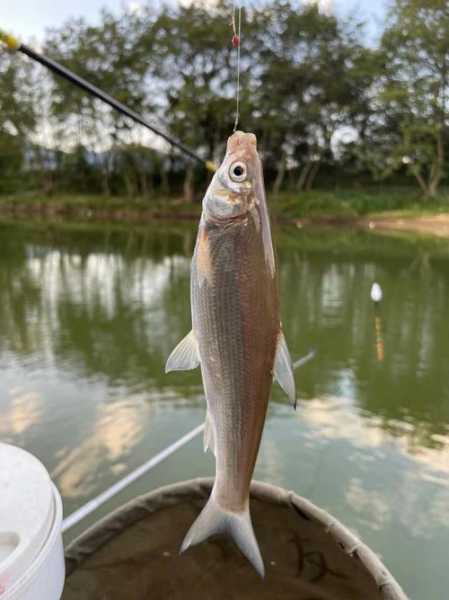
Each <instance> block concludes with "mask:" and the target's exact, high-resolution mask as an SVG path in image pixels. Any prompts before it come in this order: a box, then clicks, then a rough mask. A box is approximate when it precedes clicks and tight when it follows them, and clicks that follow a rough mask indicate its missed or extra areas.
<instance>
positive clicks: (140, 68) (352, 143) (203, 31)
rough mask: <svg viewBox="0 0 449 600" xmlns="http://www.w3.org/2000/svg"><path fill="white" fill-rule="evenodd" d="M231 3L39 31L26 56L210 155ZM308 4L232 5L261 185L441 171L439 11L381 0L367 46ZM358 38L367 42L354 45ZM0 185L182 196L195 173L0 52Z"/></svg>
mask: <svg viewBox="0 0 449 600" xmlns="http://www.w3.org/2000/svg"><path fill="white" fill-rule="evenodd" d="M231 14H232V3H231V2H229V1H227V0H220V1H219V2H218V3H217V4H215V5H214V6H213V7H212V8H211V7H210V6H209V7H206V6H205V5H204V4H195V3H194V4H190V5H187V6H186V5H176V6H173V5H170V6H162V7H159V8H158V9H155V8H152V7H151V5H150V4H148V5H147V6H146V7H143V8H142V9H140V10H137V11H136V10H135V11H130V10H123V11H122V12H121V14H116V13H112V12H109V11H107V10H103V12H102V15H101V19H100V22H99V23H98V24H97V25H92V24H89V23H87V22H86V21H84V20H83V19H74V20H71V21H69V22H67V23H65V24H64V25H63V26H61V27H59V28H57V29H53V30H50V31H49V32H47V35H46V39H45V41H44V44H43V48H42V51H43V52H44V54H46V55H48V56H50V57H51V58H53V59H55V60H57V61H59V62H61V63H62V64H64V65H66V66H67V67H69V68H70V69H72V70H73V71H75V72H76V73H77V74H79V75H81V76H82V77H84V78H86V79H88V80H89V81H90V82H92V83H93V84H95V85H97V86H99V87H100V88H102V89H104V90H105V91H107V92H108V93H110V94H111V95H112V96H114V97H115V98H117V99H118V100H120V101H121V102H123V103H124V104H126V105H128V106H129V107H130V108H132V109H134V110H136V111H137V112H139V113H141V114H143V115H144V116H145V117H146V118H147V119H149V120H150V121H153V122H154V123H155V124H157V125H158V126H159V127H161V126H162V127H163V128H165V129H166V130H167V131H170V132H171V134H172V135H174V136H175V137H177V138H179V139H180V140H181V141H182V142H183V143H184V144H185V145H188V146H190V147H191V148H192V149H194V150H196V151H197V152H198V153H199V154H201V155H203V156H204V157H205V159H212V160H216V161H217V160H220V157H221V156H222V153H223V149H224V144H225V142H226V139H227V137H228V135H229V133H230V132H231V131H232V128H233V124H234V118H235V89H236V81H235V80H236V51H235V49H233V48H232V45H231V43H230V40H231V35H232V33H231V27H230V17H231ZM366 37H367V29H366V27H365V26H364V24H363V23H358V22H355V21H353V20H351V19H342V18H337V17H336V16H332V15H326V14H322V13H320V11H319V10H318V8H317V6H316V5H313V4H312V5H311V4H307V5H305V6H304V4H303V3H301V4H299V3H298V2H297V1H296V0H269V1H268V2H264V3H263V4H257V5H255V6H253V7H251V8H247V9H246V10H245V14H244V21H243V35H242V46H241V77H240V80H241V98H240V127H241V128H242V129H244V130H248V131H253V132H254V133H256V135H257V137H258V140H259V146H260V148H261V150H262V152H263V157H264V164H265V171H266V178H267V182H268V185H269V186H270V187H271V189H273V190H274V191H275V192H278V191H280V190H281V189H289V190H298V191H301V190H310V189H311V188H312V187H313V186H315V185H320V186H328V187H329V186H336V185H339V186H343V185H349V184H350V183H351V182H359V183H360V182H362V183H365V184H369V183H370V182H373V181H378V180H382V179H386V180H387V181H390V182H392V181H406V180H407V177H409V178H410V181H411V182H415V184H416V186H419V189H420V190H421V192H422V194H423V196H424V197H432V196H435V195H436V194H437V192H438V190H439V187H440V186H441V185H442V183H444V180H445V178H446V177H447V169H446V154H447V151H448V144H449V136H448V91H449V85H448V83H449V79H448V77H449V5H448V4H447V2H446V1H445V0H393V2H392V4H391V7H390V10H389V12H388V15H387V18H386V21H385V24H384V28H383V33H382V35H381V37H380V40H379V42H378V43H377V44H373V43H369V39H368V42H367V41H366ZM368 38H369V36H368ZM0 114H1V119H0V192H15V191H18V190H33V189H38V190H42V191H45V192H47V193H55V192H60V191H71V192H80V193H87V192H89V193H104V194H108V195H111V194H127V195H129V196H136V195H139V196H148V197H150V196H152V195H154V194H155V193H158V194H169V193H174V192H176V193H179V191H180V190H183V192H184V197H185V198H186V199H192V198H193V196H194V189H195V185H198V184H200V183H203V182H204V181H203V180H204V179H205V178H206V177H207V174H206V173H204V172H202V171H201V168H198V167H197V166H196V165H194V164H192V163H190V162H189V161H188V160H186V159H185V158H184V157H183V156H181V155H179V153H177V152H174V151H172V149H170V148H169V147H168V146H166V145H164V144H162V143H161V142H160V140H157V139H155V138H153V137H151V136H150V135H148V133H147V132H145V131H143V129H142V128H141V127H139V126H136V125H135V124H134V123H132V122H130V120H129V119H127V118H125V117H122V116H121V115H119V114H117V113H115V112H113V111H112V110H110V109H109V108H107V107H105V106H104V105H102V104H101V103H100V102H99V101H98V100H96V99H94V98H92V97H89V96H87V95H86V94H85V93H83V92H81V91H79V90H78V89H76V88H75V87H74V86H73V85H72V84H70V83H68V82H66V81H64V80H62V79H59V78H54V77H53V76H51V75H49V74H48V73H47V72H46V71H45V70H44V69H43V68H42V67H40V66H38V65H34V64H32V63H31V62H30V61H28V60H27V59H25V58H24V57H23V56H21V55H20V54H10V53H7V52H2V53H1V54H0Z"/></svg>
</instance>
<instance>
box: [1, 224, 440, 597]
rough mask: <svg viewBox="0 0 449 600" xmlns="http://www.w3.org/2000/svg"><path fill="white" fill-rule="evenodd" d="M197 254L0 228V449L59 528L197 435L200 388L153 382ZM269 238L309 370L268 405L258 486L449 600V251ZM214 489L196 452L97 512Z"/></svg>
mask: <svg viewBox="0 0 449 600" xmlns="http://www.w3.org/2000/svg"><path fill="white" fill-rule="evenodd" d="M194 237H195V231H194V229H193V228H190V227H174V226H164V225H159V226H158V227H157V228H142V230H140V231H137V230H131V229H129V230H121V231H120V230H114V229H111V228H108V227H102V228H90V229H73V228H72V229H70V228H45V227H44V226H33V227H31V226H13V225H1V226H0V369H1V377H0V439H2V441H7V442H11V443H14V444H18V445H20V446H22V447H24V448H26V449H28V450H30V451H31V452H33V453H35V454H36V455H37V456H38V457H40V458H41V460H42V461H43V462H44V463H45V465H46V466H47V468H48V469H49V471H50V473H51V474H52V477H53V478H54V480H55V482H56V484H57V485H58V487H59V489H60V491H61V493H62V496H63V499H64V506H65V513H66V515H67V514H69V513H71V512H72V511H73V510H74V509H76V508H77V507H79V506H81V505H82V504H83V503H85V502H86V501H87V500H89V499H90V498H92V497H93V496H95V495H96V494H98V493H99V492H101V491H102V490H104V489H105V488H106V487H108V486H109V485H110V484H111V483H113V482H114V481H116V480H117V479H118V478H120V477H121V476H123V475H124V474H125V473H127V472H129V471H130V470H131V469H133V468H135V467H137V466H138V465H140V464H141V463H142V462H144V461H145V460H147V459H148V458H149V457H151V456H152V455H154V454H155V453H157V452H158V451H159V450H161V449H163V448H164V447H165V446H167V445H168V444H169V443H171V442H172V441H174V440H176V439H177V438H178V437H179V436H180V435H182V434H184V433H185V432H187V431H188V430H190V429H191V428H193V427H194V426H195V425H197V424H199V423H201V421H202V419H203V418H204V399H203V395H202V387H201V382H200V378H199V374H198V373H197V372H189V373H184V374H183V373H173V374H170V375H167V376H166V375H164V374H163V366H164V362H165V359H166V357H167V356H168V354H169V353H170V351H171V349H172V348H173V346H174V345H175V344H176V343H177V341H178V340H179V339H180V338H181V337H182V336H184V335H185V334H186V333H187V331H188V330H189V328H190V316H189V304H188V297H189V262H190V255H191V252H192V248H193V243H194ZM275 237H276V238H277V247H278V262H279V265H280V284H281V295H282V313H283V322H284V329H285V332H286V336H287V340H288V343H289V346H290V350H291V353H292V355H293V357H294V358H298V357H301V356H303V355H305V354H307V352H308V351H309V350H310V349H311V348H315V349H316V351H317V355H316V358H315V359H314V360H313V361H311V362H309V363H308V364H307V365H305V366H304V367H302V368H301V369H300V370H298V371H297V374H296V379H297V386H298V395H299V398H300V402H299V407H298V410H297V412H296V413H295V412H294V411H293V410H292V409H291V407H289V406H288V405H287V403H286V400H285V397H284V396H283V395H282V393H281V392H280V390H279V389H278V388H277V386H276V388H275V389H274V393H273V401H272V403H271V406H270V410H269V415H268V419H267V425H266V429H265V433H264V439H263V443H262V447H261V451H260V455H259V461H258V464H257V470H256V477H257V478H259V479H261V480H263V481H268V482H271V483H273V484H277V485H280V486H283V487H286V488H289V489H293V490H295V491H296V492H298V493H299V494H302V495H304V496H306V497H308V498H310V499H311V500H312V501H313V502H316V503H317V504H319V505H321V506H322V507H325V508H326V509H328V510H330V511H331V512H332V513H333V514H334V515H335V516H337V517H338V518H339V519H341V520H342V521H343V522H344V523H345V524H347V525H348V526H349V527H351V528H352V529H354V530H355V531H356V532H357V533H358V534H359V535H361V536H362V538H363V540H364V541H365V542H367V543H368V544H369V545H370V546H371V547H372V548H373V549H374V550H375V551H376V552H378V553H379V554H380V555H381V556H382V558H383V559H384V561H385V562H386V564H387V565H388V567H389V568H390V569H391V570H392V572H393V573H394V574H395V576H396V577H397V579H398V580H399V581H400V582H401V584H402V585H403V586H404V588H405V590H406V591H407V592H408V593H409V594H410V595H411V596H412V597H413V598H417V599H421V598H429V599H431V600H446V599H447V597H448V592H447V590H448V589H449V572H448V569H447V560H448V559H447V557H448V554H449V485H448V475H449V369H448V359H449V335H448V334H449V327H448V314H449V305H448V300H449V243H447V242H433V241H417V240H415V239H412V238H411V239H392V238H387V237H382V236H375V235H370V234H361V233H348V232H337V233H335V232H332V231H320V232H316V233H312V232H304V231H302V230H296V229H294V230H287V231H282V232H277V234H276V236H275ZM375 280H377V281H379V282H380V283H381V285H382V287H383V290H384V301H383V302H382V304H381V306H380V308H379V310H377V311H376V310H375V309H374V307H373V304H372V302H371V300H370V297H369V292H370V287H371V284H372V283H373V281H375ZM212 473H213V461H212V458H211V455H210V454H206V455H205V454H204V453H203V452H202V448H201V440H200V439H197V440H195V441H194V442H192V443H191V444H189V445H188V446H186V447H185V448H184V449H183V450H181V451H180V452H178V453H177V454H175V455H174V456H172V457H171V458H169V459H168V460H167V461H166V462H165V463H163V464H162V465H160V466H159V467H157V468H156V469H155V470H154V471H152V472H151V473H150V474H149V475H147V476H146V477H144V478H143V479H142V480H141V481H139V482H138V483H136V484H135V485H134V486H132V488H130V489H129V490H127V491H126V492H124V493H122V494H121V495H120V496H119V497H118V498H117V499H116V500H114V501H113V502H110V503H109V504H108V505H107V506H106V507H105V508H104V509H103V512H104V511H105V510H109V509H111V508H112V507H114V506H116V505H117V504H120V503H122V502H123V501H124V500H125V499H127V498H129V497H131V496H133V495H135V494H137V493H140V492H142V491H145V490H150V489H154V488H156V487H158V486H159V485H162V484H167V483H171V482H175V481H179V480H183V479H188V478H191V477H195V476H203V475H210V474H212ZM97 517H98V513H97V515H95V518H97ZM93 520H94V519H93V518H92V519H88V520H87V521H86V522H85V523H83V524H82V526H80V527H77V528H76V529H75V530H73V531H72V532H71V534H69V536H68V537H70V536H73V535H74V534H75V533H78V532H79V531H80V530H81V529H82V528H83V527H85V526H86V525H87V524H88V523H90V522H92V521H93ZM260 526H262V525H260Z"/></svg>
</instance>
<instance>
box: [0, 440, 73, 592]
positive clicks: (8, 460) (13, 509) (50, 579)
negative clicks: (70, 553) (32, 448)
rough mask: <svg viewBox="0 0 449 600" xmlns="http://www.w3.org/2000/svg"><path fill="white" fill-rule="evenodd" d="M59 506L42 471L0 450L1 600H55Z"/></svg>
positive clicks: (59, 581) (24, 455)
mask: <svg viewBox="0 0 449 600" xmlns="http://www.w3.org/2000/svg"><path fill="white" fill-rule="evenodd" d="M61 523H62V502H61V497H60V495H59V493H58V491H57V489H56V488H55V486H54V485H53V483H52V481H51V479H50V476H49V475H48V473H47V471H46V470H45V468H44V466H43V465H42V464H41V463H40V462H39V461H38V460H37V458H35V457H34V456H32V455H31V454H29V453H28V452H25V451H24V450H21V449H20V448H16V447H14V446H9V445H8V444H0V598H1V600H59V598H60V597H61V595H62V590H63V587H64V577H65V567H64V548H63V544H62V534H61Z"/></svg>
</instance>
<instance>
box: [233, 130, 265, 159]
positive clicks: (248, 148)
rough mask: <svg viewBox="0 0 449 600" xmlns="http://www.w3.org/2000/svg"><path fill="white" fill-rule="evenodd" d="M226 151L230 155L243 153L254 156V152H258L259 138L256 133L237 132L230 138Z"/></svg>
mask: <svg viewBox="0 0 449 600" xmlns="http://www.w3.org/2000/svg"><path fill="white" fill-rule="evenodd" d="M226 150H227V153H229V154H234V152H242V151H244V152H249V153H250V154H254V152H257V138H256V136H255V135H254V133H245V132H244V131H236V132H234V133H233V134H232V135H231V136H230V137H229V138H228V144H227V149H226Z"/></svg>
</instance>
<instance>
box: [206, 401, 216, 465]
mask: <svg viewBox="0 0 449 600" xmlns="http://www.w3.org/2000/svg"><path fill="white" fill-rule="evenodd" d="M209 448H210V449H211V450H212V452H213V453H214V455H215V456H217V452H216V446H215V431H214V425H213V423H212V419H211V417H210V414H209V410H208V411H207V413H206V421H205V424H204V452H207V450H208V449H209Z"/></svg>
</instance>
